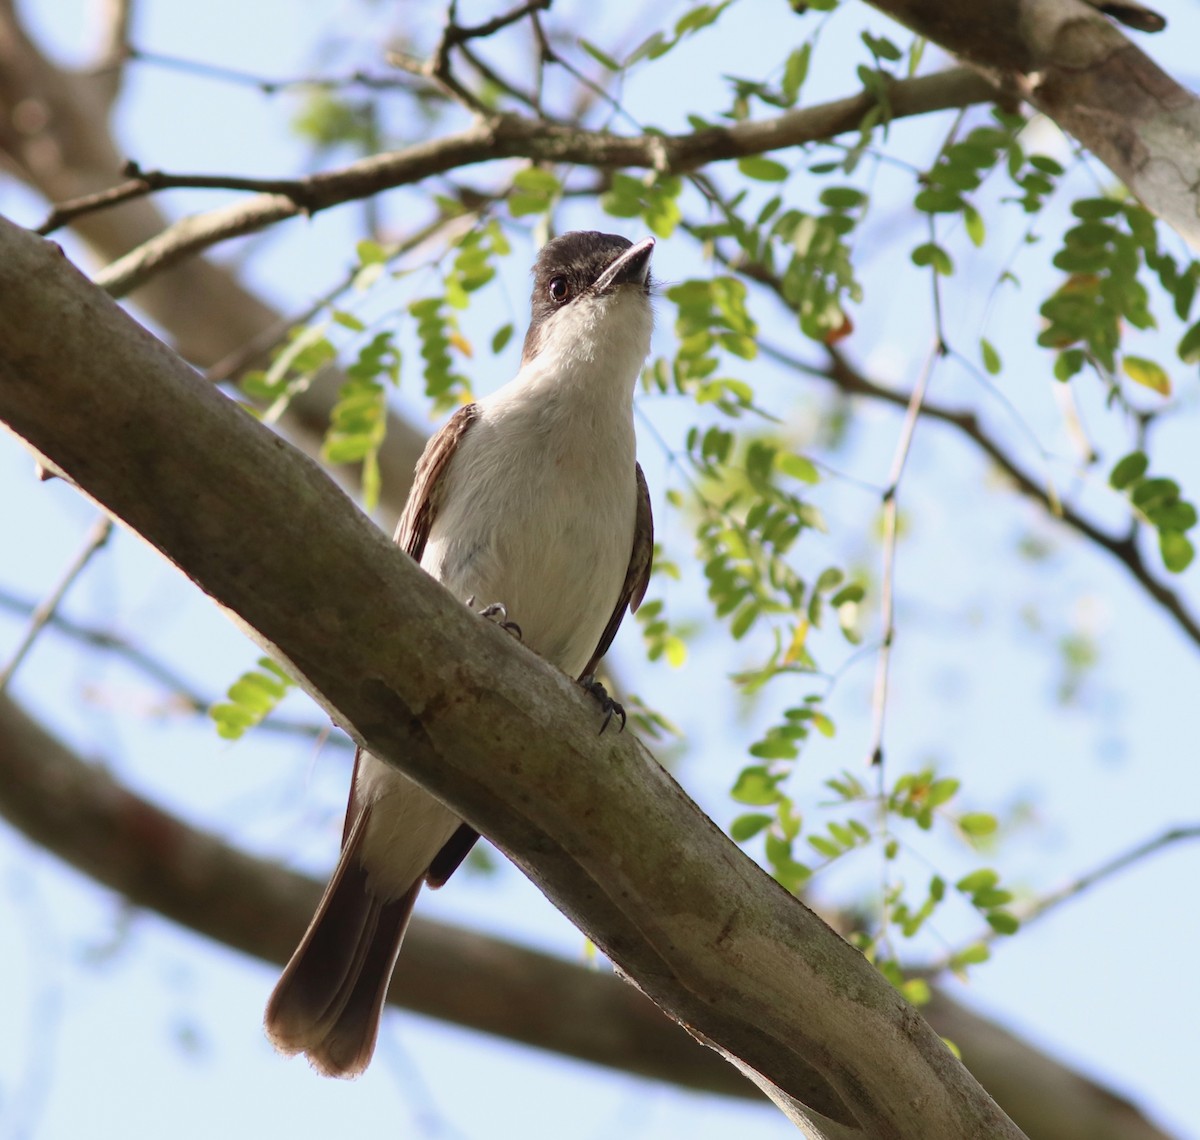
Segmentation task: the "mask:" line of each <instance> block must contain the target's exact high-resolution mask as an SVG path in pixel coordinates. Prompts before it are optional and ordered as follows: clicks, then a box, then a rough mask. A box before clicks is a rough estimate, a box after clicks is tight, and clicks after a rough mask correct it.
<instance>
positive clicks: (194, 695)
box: [0, 590, 351, 748]
mask: <svg viewBox="0 0 1200 1140" xmlns="http://www.w3.org/2000/svg"><path fill="white" fill-rule="evenodd" d="M0 609H4V610H8V611H9V612H10V613H16V614H23V615H33V614H34V613H36V612H37V610H38V606H37V605H36V604H35V603H34V602H31V601H29V600H28V599H25V598H19V597H17V596H16V595H14V594H10V593H8V592H7V591H4V590H0ZM46 626H47V628H49V629H52V630H54V631H56V632H57V633H61V634H62V635H63V636H64V637H69V638H71V639H72V640H73V641H78V642H80V643H81V644H83V645H88V646H91V647H92V648H93V649H97V650H100V651H101V652H104V653H109V654H111V655H112V656H113V657H115V658H117V659H118V660H120V661H123V662H125V663H126V664H127V665H129V666H130V667H131V668H132V669H134V670H136V671H137V672H139V673H142V674H143V675H144V676H146V677H148V678H150V680H152V681H154V682H155V683H156V684H158V685H161V686H162V687H163V688H164V689H166V690H168V691H169V692H170V693H171V695H172V697H174V698H175V699H176V700H177V701H178V703H179V705H180V707H181V708H183V709H185V710H187V711H188V712H194V713H196V714H197V715H199V716H206V715H207V714H208V710H209V708H210V707H211V704H212V702H210V701H209V700H208V698H207V697H205V696H204V694H203V693H201V692H200V691H199V690H198V689H196V688H195V686H193V685H192V684H191V683H190V682H189V681H188V680H187V679H186V678H184V677H183V676H181V675H180V674H179V673H177V672H176V671H175V670H174V669H173V668H172V667H171V666H170V665H167V664H166V663H165V662H162V661H160V660H158V659H157V658H156V657H154V656H152V655H151V654H149V653H147V652H146V651H145V650H144V649H142V648H140V647H139V646H137V645H135V644H134V643H133V642H132V641H130V640H129V639H128V638H126V637H122V636H121V635H120V634H119V633H113V632H112V631H111V630H107V629H101V628H99V627H97V626H93V625H86V624H84V623H83V622H77V621H74V620H73V619H72V618H69V617H65V616H64V615H63V614H61V613H58V612H57V611H56V612H54V613H52V614H51V615H50V617H49V619H48V620H47V622H46ZM255 731H256V732H274V733H276V734H278V735H281V736H302V737H304V738H306V739H309V740H311V739H315V738H319V737H320V736H321V734H322V733H328V731H329V726H328V725H327V724H314V723H306V722H304V721H294V720H287V719H284V718H283V717H277V716H269V717H267V719H266V720H264V721H262V723H261V724H259V725H257V726H256V728H255ZM329 743H331V744H332V745H334V746H335V747H339V748H342V747H346V748H348V747H350V746H351V745H350V741H349V740H348V738H347V737H345V736H344V735H342V734H341V733H337V734H335V735H333V736H332V737H331V738H330V741H329Z"/></svg>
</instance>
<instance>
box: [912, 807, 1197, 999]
mask: <svg viewBox="0 0 1200 1140" xmlns="http://www.w3.org/2000/svg"><path fill="white" fill-rule="evenodd" d="M1197 839H1200V824H1190V825H1188V826H1185V827H1172V828H1168V830H1166V831H1164V832H1162V833H1161V834H1160V835H1156V836H1155V837H1154V838H1153V839H1147V840H1144V841H1143V842H1141V843H1138V844H1135V845H1134V846H1133V847H1131V848H1129V850H1127V851H1123V852H1122V853H1121V854H1120V855H1114V856H1113V857H1112V858H1111V859H1106V860H1105V861H1104V862H1103V863H1101V864H1100V865H1099V866H1098V867H1094V868H1093V869H1092V870H1090V871H1087V872H1085V873H1084V874H1082V875H1080V876H1079V877H1078V878H1077V879H1072V880H1071V881H1070V882H1069V883H1064V884H1063V885H1062V886H1061V887H1059V888H1058V889H1057V890H1054V891H1050V892H1049V893H1048V894H1044V895H1042V896H1041V898H1037V899H1034V900H1033V901H1032V902H1030V903H1027V904H1026V905H1025V906H1023V907H1013V908H1012V912H1013V914H1014V915H1015V916H1016V917H1017V918H1018V919H1019V920H1020V923H1021V925H1022V926H1023V927H1024V926H1028V925H1029V924H1030V923H1032V922H1036V921H1037V920H1038V919H1039V918H1044V917H1045V916H1046V915H1047V914H1049V913H1050V912H1051V911H1053V910H1057V909H1058V907H1060V906H1062V904H1063V903H1067V902H1070V901H1071V900H1072V899H1074V898H1078V897H1079V896H1080V895H1081V894H1083V893H1084V891H1087V890H1090V889H1091V888H1092V887H1094V886H1096V885H1097V884H1098V883H1102V882H1104V880H1105V879H1111V878H1112V877H1113V876H1114V875H1118V874H1120V873H1121V872H1122V871H1127V870H1129V868H1130V867H1133V866H1135V865H1136V864H1138V863H1141V862H1142V861H1143V860H1145V859H1148V858H1149V857H1150V856H1151V855H1155V854H1157V853H1158V852H1159V851H1162V850H1164V849H1165V848H1167V847H1172V846H1174V845H1175V844H1176V843H1186V842H1189V841H1191V840H1197ZM999 937H1000V934H999V933H998V932H997V931H996V930H994V929H992V927H990V926H989V927H988V928H987V929H986V930H983V931H981V932H980V933H979V935H978V936H977V937H975V938H973V939H971V942H972V943H978V942H982V943H985V944H986V943H990V942H994V941H995V940H996V939H997V938H999ZM953 957H954V956H953V955H952V954H947V955H946V956H945V958H943V959H941V960H940V961H938V962H936V963H934V964H933V965H932V966H930V967H929V969H928V970H925V971H922V973H923V974H925V975H927V976H930V977H936V976H937V975H939V974H943V973H945V972H946V971H947V970H949V969H950V968H951V967H950V963H951V961H952V960H953Z"/></svg>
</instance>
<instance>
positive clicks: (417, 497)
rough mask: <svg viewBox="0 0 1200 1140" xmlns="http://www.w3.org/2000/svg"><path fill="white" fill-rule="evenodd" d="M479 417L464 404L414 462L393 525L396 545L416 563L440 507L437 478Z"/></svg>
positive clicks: (471, 406)
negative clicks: (404, 498) (409, 485)
mask: <svg viewBox="0 0 1200 1140" xmlns="http://www.w3.org/2000/svg"><path fill="white" fill-rule="evenodd" d="M478 418H479V405H478V404H467V405H465V406H464V407H461V408H459V409H458V411H457V412H455V413H454V415H452V416H451V417H450V418H449V419H448V420H447V421H446V423H445V425H444V426H443V427H442V429H441V431H439V432H438V433H437V434H436V435H435V436H434V437H433V438H432V439H431V440H430V441H429V442H428V443H427V444H426V445H425V450H424V451H423V452H422V453H421V458H420V459H418V460H417V469H416V471H414V472H413V485H412V490H411V491H409V493H408V502H406V503H405V504H404V513H403V514H402V515H401V516H400V522H399V523H398V524H397V526H396V537H395V539H394V541H395V543H396V545H397V546H400V547H403V549H404V551H405V552H406V553H407V554H408V555H409V556H410V557H412V558H415V559H416V560H417V561H418V562H420V561H421V555H422V554H424V553H425V543H426V541H427V540H428V538H429V529H430V527H432V526H433V520H434V519H435V518H436V517H437V512H438V507H439V506H440V505H441V498H442V496H441V486H440V483H441V477H442V475H443V474H445V471H446V465H447V464H448V463H449V462H450V460H451V458H452V457H453V455H454V453H455V452H456V451H457V450H458V445H459V444H460V443H461V442H462V438H463V436H464V435H466V434H467V432H468V431H470V430H471V425H472V424H474V422H475V421H476V420H477V419H478Z"/></svg>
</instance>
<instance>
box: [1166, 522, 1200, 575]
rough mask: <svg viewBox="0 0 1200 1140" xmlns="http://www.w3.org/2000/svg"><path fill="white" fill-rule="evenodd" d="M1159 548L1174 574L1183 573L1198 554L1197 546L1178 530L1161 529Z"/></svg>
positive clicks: (1167, 565)
mask: <svg viewBox="0 0 1200 1140" xmlns="http://www.w3.org/2000/svg"><path fill="white" fill-rule="evenodd" d="M1158 549H1159V552H1160V553H1161V554H1162V560H1163V565H1164V566H1165V567H1166V568H1167V569H1168V570H1170V571H1171V573H1172V574H1182V573H1183V571H1185V570H1186V569H1187V568H1188V567H1189V566H1190V565H1191V564H1192V559H1193V558H1194V557H1195V556H1196V548H1195V547H1194V546H1193V545H1192V543H1191V540H1190V539H1189V538H1188V537H1187V535H1185V534H1181V533H1180V532H1179V531H1177V530H1160V531H1159V532H1158Z"/></svg>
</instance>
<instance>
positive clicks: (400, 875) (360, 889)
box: [264, 231, 655, 1077]
mask: <svg viewBox="0 0 1200 1140" xmlns="http://www.w3.org/2000/svg"><path fill="white" fill-rule="evenodd" d="M654 244H655V242H654V238H652V237H647V238H644V239H643V240H641V241H639V242H637V243H636V244H635V243H633V242H630V241H629V240H628V239H626V238H623V237H619V236H617V235H615V234H605V233H599V232H595V231H573V232H570V233H565V234H563V235H562V236H560V237H557V238H555V239H553V240H551V241H549V242H547V243H546V244H545V245H544V246H543V247H542V249H541V250H540V252H539V253H538V255H537V258H536V260H535V262H534V265H533V271H532V273H533V292H532V297H531V302H530V322H529V328H528V331H527V333H526V335H525V341H524V346H523V349H522V354H521V363H520V367H519V369H518V371H517V374H516V376H515V377H514V378H513V379H512V380H511V381H509V383H507V384H505V385H504V386H503V387H501V388H499V389H498V390H496V391H495V392H494V393H492V394H491V395H488V396H485V397H484V398H482V399H480V400H479V401H478V402H475V403H470V404H466V405H465V406H463V407H461V408H460V409H459V410H458V411H457V412H455V414H454V415H453V416H452V417H451V418H450V419H449V420H448V421H447V422H446V424H445V425H444V426H443V427H442V428H441V429H440V430H439V431H438V432H437V433H436V434H435V435H434V436H433V437H432V438H431V439H430V441H429V443H428V444H427V446H426V447H425V450H424V452H423V454H422V456H421V458H420V460H419V461H418V462H417V466H416V471H415V474H414V479H413V485H412V489H411V491H410V493H409V496H408V500H407V502H406V504H405V507H404V511H403V513H402V515H401V517H400V522H399V524H398V526H397V529H396V535H395V541H396V543H397V544H398V545H399V546H400V547H401V548H402V549H403V550H404V551H405V552H406V553H407V554H408V555H409V556H411V557H412V558H414V559H415V560H416V561H417V562H418V563H419V564H420V565H421V567H422V568H423V569H424V570H426V571H427V572H428V573H429V574H430V575H432V577H434V578H435V579H437V580H438V581H439V582H441V584H442V585H443V586H445V587H446V588H447V589H449V590H450V591H451V592H452V593H453V594H454V595H455V596H456V597H458V598H459V599H461V600H462V601H464V602H466V603H467V604H468V605H471V606H472V608H473V607H474V605H475V604H476V600H477V599H478V600H479V602H480V603H481V609H480V610H479V611H478V612H480V613H481V614H482V615H483V616H485V617H487V618H490V619H492V620H495V621H498V622H499V623H500V624H501V625H503V626H504V627H505V628H507V629H508V630H509V631H510V632H512V633H513V634H514V635H515V636H519V637H520V639H521V640H522V641H523V642H524V644H525V645H526V646H528V647H529V648H530V649H532V650H533V651H534V652H536V653H538V654H539V655H540V656H542V657H543V658H545V659H546V660H547V661H549V662H550V663H551V664H553V665H555V666H557V667H558V668H559V669H561V670H562V671H563V672H564V673H567V674H568V675H569V676H571V677H573V678H576V679H577V680H579V681H580V682H581V683H582V684H583V685H584V686H585V688H588V689H590V690H591V691H593V692H594V693H595V694H596V695H597V697H598V698H599V699H600V700H601V701H602V703H603V707H604V709H605V711H606V716H605V719H604V722H603V724H602V725H601V729H600V731H603V730H604V726H605V725H607V724H608V719H609V717H610V716H611V715H612V713H613V711H614V709H615V710H616V711H617V712H618V713H619V715H620V717H621V721H622V727H624V711H623V710H622V709H620V707H619V706H618V705H616V704H615V702H612V701H611V700H609V699H608V698H607V695H606V694H605V693H604V690H603V688H602V686H599V685H598V684H597V683H596V682H595V678H594V674H595V669H596V666H597V663H598V662H599V661H600V659H601V658H602V657H603V656H604V654H605V653H606V652H607V651H608V648H609V646H610V645H611V644H612V641H613V638H614V637H615V636H616V633H617V629H618V627H619V626H620V624H621V621H622V619H623V618H624V616H625V614H626V612H627V611H632V610H636V609H637V608H638V606H639V604H640V603H641V601H642V598H643V597H644V595H645V592H646V586H647V583H648V581H649V577H650V569H651V563H652V559H653V548H654V522H653V516H652V513H651V508H650V494H649V491H648V489H647V485H646V479H645V475H644V474H643V472H642V468H641V465H640V464H639V463H638V462H637V455H636V440H635V435H634V426H633V396H634V389H635V387H636V384H637V380H638V376H639V375H640V373H641V368H642V365H643V363H644V362H645V359H646V357H647V355H648V353H649V351H650V338H651V333H652V329H653V321H654V315H653V306H652V300H651V298H652V292H651V287H652V282H651V276H650V258H651V254H652V252H653V250H654ZM476 839H478V833H477V832H476V831H475V830H474V829H473V828H472V827H471V826H470V825H469V824H467V823H465V822H463V821H462V820H461V819H459V817H458V816H456V815H455V814H454V812H453V811H451V810H450V809H449V808H448V807H446V806H445V805H443V804H442V803H441V801H439V800H437V799H436V798H434V797H433V796H432V795H430V794H429V793H428V792H425V791H424V790H423V789H421V788H420V787H419V786H418V785H417V784H415V783H414V782H413V781H411V780H410V779H408V777H406V776H405V775H403V774H402V773H401V772H399V771H398V770H397V769H396V768H394V767H392V766H390V765H388V764H387V763H385V762H384V761H383V760H380V759H379V758H378V757H375V756H372V755H371V753H369V752H367V751H365V750H363V749H361V748H360V749H359V750H358V751H357V752H356V754H355V762H354V773H353V777H352V780H351V789H350V798H349V803H348V805H347V809H346V822H345V827H344V829H343V837H342V847H341V854H340V856H339V859H338V862H337V866H336V867H335V869H334V871H333V874H332V876H331V878H330V880H329V885H328V886H327V887H326V889H325V892H324V894H323V896H322V897H321V900H320V902H319V904H318V906H317V910H316V913H315V914H314V916H313V919H312V922H311V923H310V924H309V927H308V929H307V931H306V932H305V934H304V936H303V938H302V939H301V941H300V944H299V946H298V947H297V949H296V951H295V953H294V954H293V955H292V957H291V960H290V961H289V962H288V964H287V966H286V967H285V968H284V971H283V973H282V975H281V976H280V979H279V982H278V984H277V985H276V987H275V989H274V991H273V992H272V994H271V997H270V999H269V1001H268V1003H267V1008H266V1014H265V1017H264V1026H265V1029H266V1033H267V1037H268V1039H269V1040H270V1041H271V1043H272V1044H273V1045H274V1046H275V1048H276V1049H277V1050H279V1051H280V1052H281V1053H284V1054H289V1055H294V1054H297V1053H303V1054H305V1055H306V1056H307V1058H308V1061H309V1063H310V1064H311V1065H312V1066H313V1068H315V1069H316V1070H317V1071H318V1072H319V1073H321V1074H323V1075H325V1076H332V1077H355V1076H358V1075H360V1074H361V1073H362V1072H363V1071H365V1069H366V1068H367V1066H368V1064H369V1063H370V1060H371V1056H372V1053H373V1052H374V1049H375V1041H376V1038H377V1036H378V1032H379V1022H380V1018H381V1016H382V1011H383V1004H384V1000H385V998H386V995H387V989H388V984H389V982H390V979H391V976H392V972H393V969H394V968H395V964H396V960H397V957H398V955H399V952H400V945H401V942H402V940H403V938H404V932H405V930H406V928H407V926H408V922H409V919H410V917H411V915H412V910H413V906H414V904H415V902H416V899H417V895H418V894H419V893H420V890H421V886H422V885H423V884H428V885H429V886H431V887H440V886H442V885H443V884H444V883H445V882H446V880H447V879H448V878H449V877H450V875H451V874H452V873H453V872H454V870H455V869H456V868H457V867H458V865H459V864H460V863H461V862H462V860H463V859H464V858H465V857H466V856H467V854H468V853H469V851H470V850H471V847H472V845H473V844H474V843H475V841H476Z"/></svg>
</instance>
